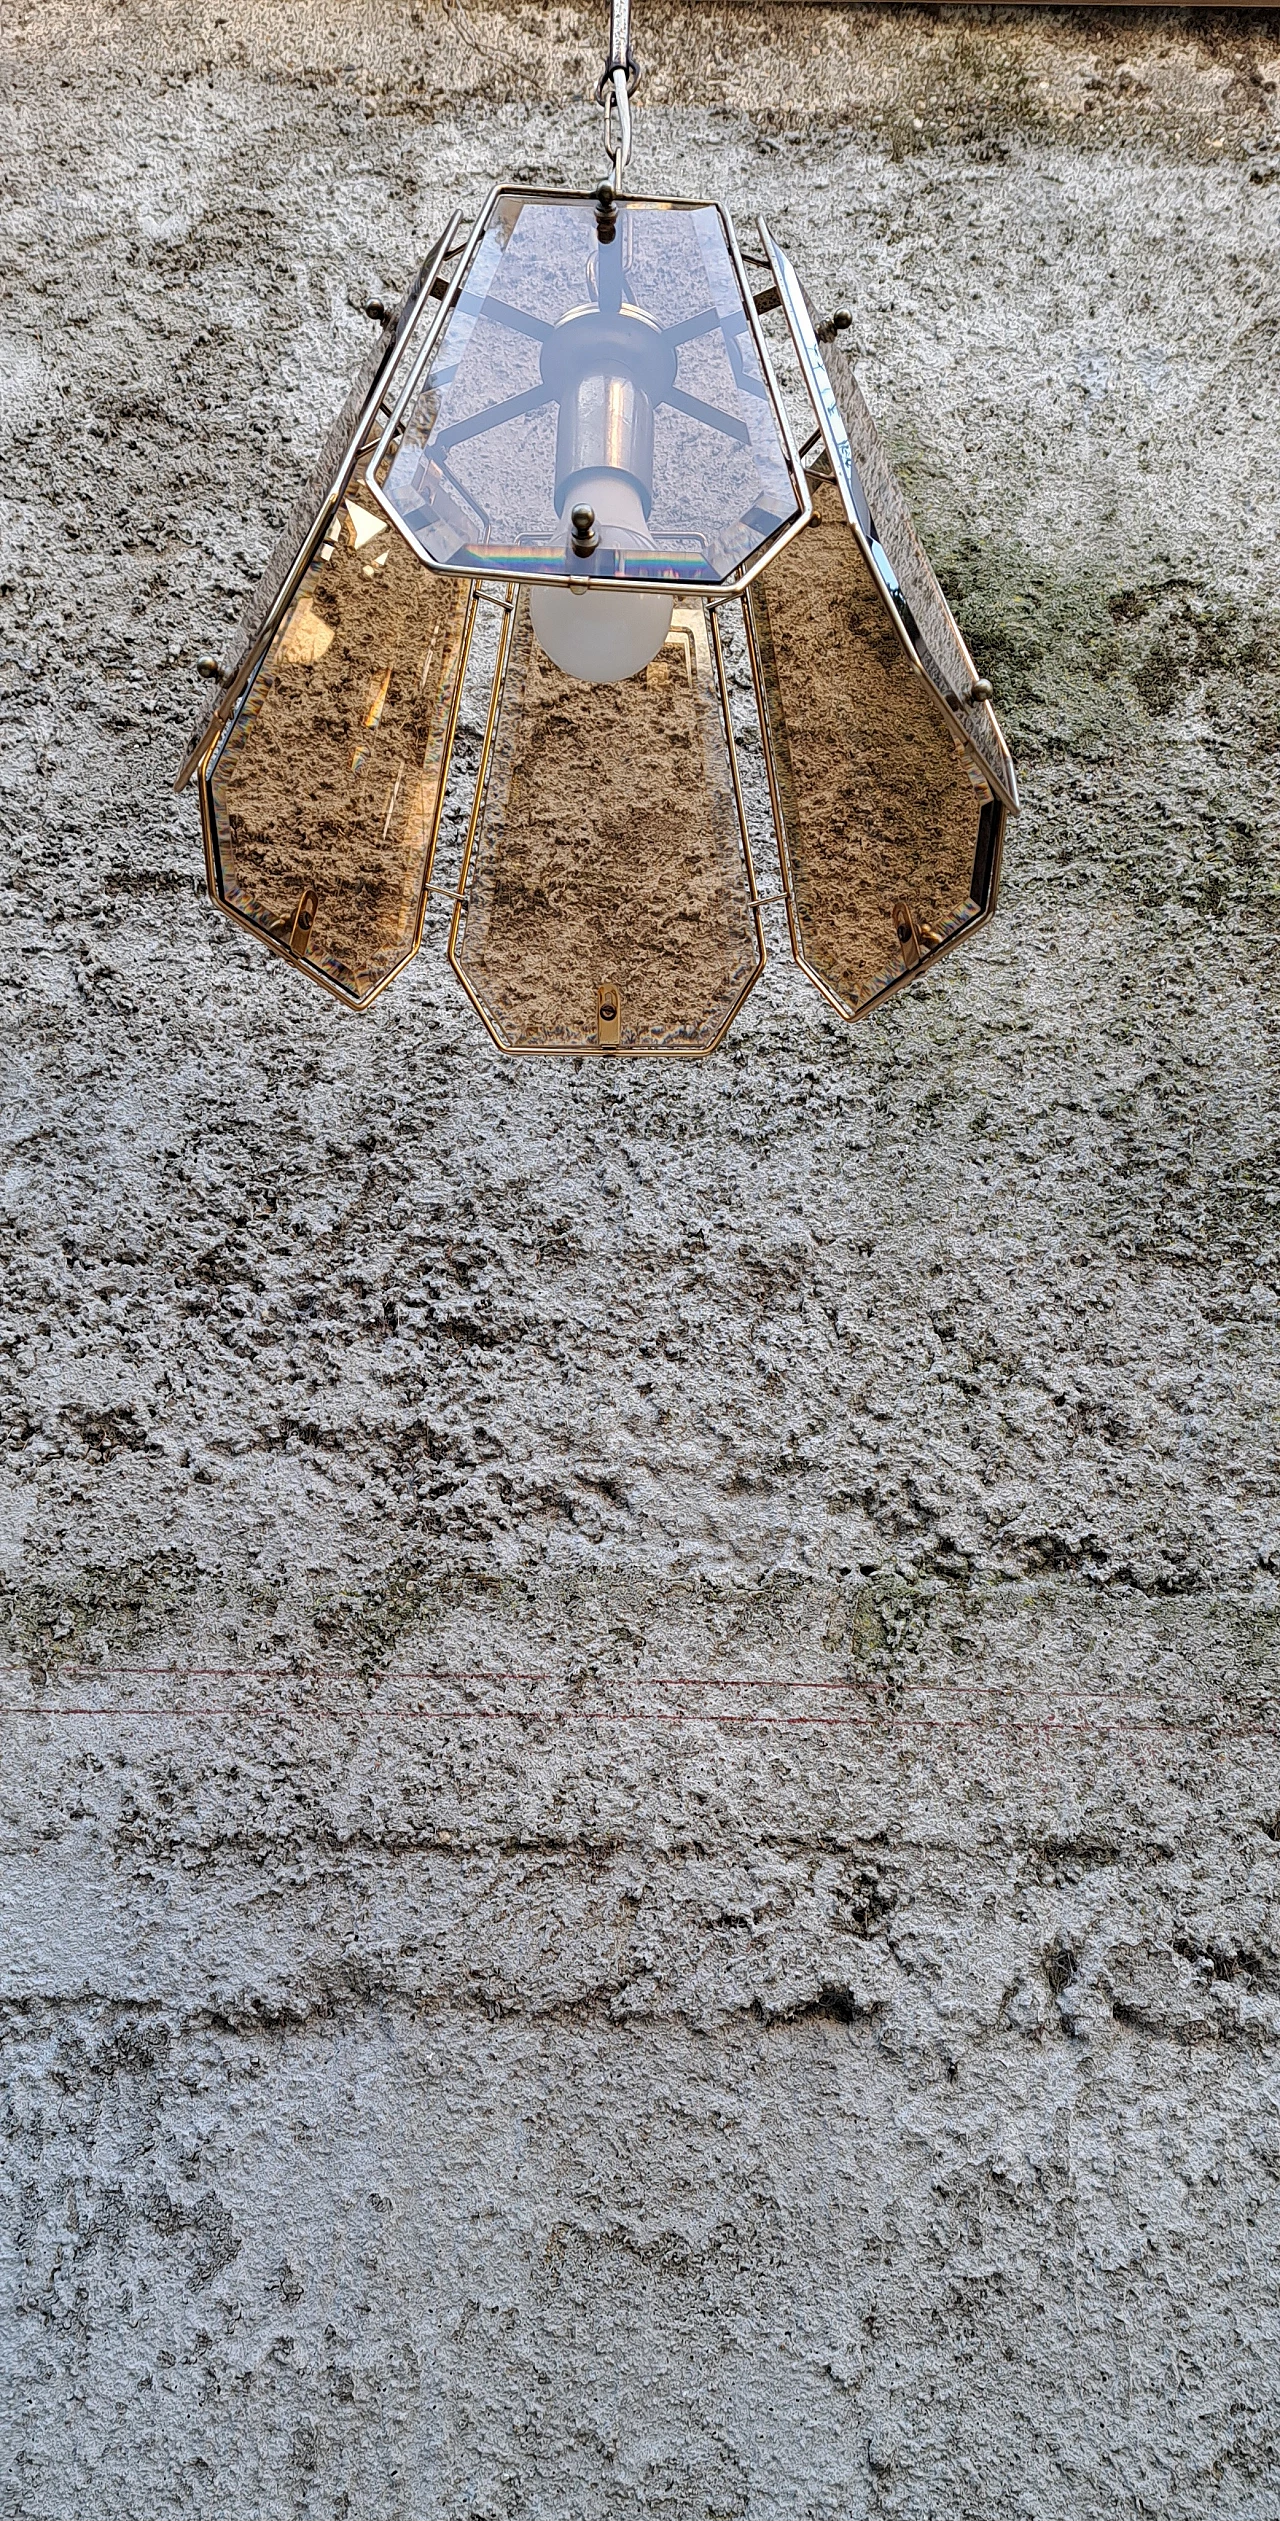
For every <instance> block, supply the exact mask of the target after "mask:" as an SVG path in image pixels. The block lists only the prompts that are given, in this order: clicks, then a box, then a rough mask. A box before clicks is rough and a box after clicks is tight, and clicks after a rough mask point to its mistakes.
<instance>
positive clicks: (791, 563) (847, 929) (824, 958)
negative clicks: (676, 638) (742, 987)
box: [751, 480, 991, 1016]
mask: <svg viewBox="0 0 1280 2521" xmlns="http://www.w3.org/2000/svg"><path fill="white" fill-rule="evenodd" d="M811 487H812V491H813V501H814V520H813V522H812V523H811V524H810V525H809V526H808V527H807V528H806V529H805V532H804V533H803V534H802V535H800V536H799V537H798V539H797V540H796V541H795V542H793V543H790V544H788V546H787V548H786V549H785V550H784V551H782V552H780V553H779V554H778V556H777V558H776V559H775V560H774V561H773V562H772V563H771V565H770V567H769V568H768V569H767V570H766V571H765V572H764V575H763V576H762V577H761V578H759V579H758V580H757V582H756V584H755V586H754V588H753V590H752V595H751V609H752V617H753V622H754V627H755V633H756V639H757V644H758V649H759V654H760V663H761V680H762V685H763V695H762V696H763V703H764V715H765V724H766V730H767V734H768V738H769V742H770V746H771V749H772V753H773V759H774V768H775V773H776V802H777V806H778V809H779V814H780V821H781V834H780V837H781V841H782V847H783V857H784V865H785V867H786V869H787V871H788V873H789V877H790V883H791V887H792V890H793V893H794V901H795V915H794V918H795V935H794V939H793V942H794V943H795V947H796V953H797V959H798V960H799V961H800V962H801V963H802V964H803V965H804V966H805V967H806V969H807V970H808V971H809V972H810V974H811V976H812V977H813V978H814V979H816V980H817V981H819V982H820V984H821V985H822V987H823V988H824V989H825V990H826V992H827V993H828V995H829V996H830V997H831V998H832V999H833V1000H834V1001H835V1003H836V1004H837V1006H839V1008H840V1009H841V1011H842V1012H843V1013H844V1014H846V1015H850V1016H852V1015H857V1014H859V1013H861V1012H862V1010H863V1009H864V1008H865V1007H867V1006H869V1005H870V1004H871V1003H872V1001H873V1000H874V999H875V998H877V997H878V996H879V995H880V994H881V992H882V991H883V990H884V989H886V988H888V987H891V986H892V984H893V983H894V982H895V981H896V980H900V979H901V978H902V977H903V975H904V973H905V972H907V971H909V970H912V969H914V968H915V966H916V965H917V964H918V963H919V962H920V960H921V958H922V956H924V957H927V956H928V954H929V953H931V952H934V951H936V950H937V948H938V947H939V946H940V945H943V944H945V943H947V942H949V940H950V939H951V937H952V936H954V935H955V934H956V933H957V932H958V931H959V930H960V929H961V928H963V927H964V926H965V925H966V924H967V923H968V922H969V921H970V920H973V919H976V918H977V917H978V916H979V914H980V912H981V910H982V908H983V907H984V903H983V901H982V900H979V899H977V898H975V895H974V890H973V887H974V880H975V860H976V859H977V857H978V853H979V842H980V839H982V840H983V842H984V846H985V840H986V834H987V832H988V831H989V825H990V816H989V813H988V816H987V824H986V826H984V825H983V816H984V811H986V810H987V809H989V807H990V803H991V797H990V791H989V789H988V788H987V787H986V785H985V783H983V782H982V781H981V776H980V773H979V772H978V770H977V768H976V765H975V767H974V768H973V769H972V770H971V769H970V767H969V762H970V758H971V757H970V756H969V755H967V753H966V751H965V749H964V747H963V745H962V744H961V742H960V740H959V738H958V737H957V736H956V735H954V734H953V733H952V731H951V728H950V725H949V722H948V720H947V717H946V715H945V713H944V711H943V710H942V708H941V707H940V706H939V704H938V702H937V700H936V699H935V698H934V696H933V694H932V692H931V691H930V689H929V686H928V685H927V684H926V683H925V682H924V681H923V680H922V678H921V676H920V675H919V673H918V672H917V671H916V669H915V668H914V666H913V664H912V661H911V658H910V656H909V655H908V653H907V651H906V649H905V648H904V646H903V643H902V640H901V638H900V637H899V634H898V632H897V630H896V629H895V627H894V624H893V621H892V620H891V618H890V616H889V614H888V613H887V611H886V609H885V604H884V599H883V596H882V594H881V592H880V590H879V588H878V587H877V584H876V582H875V579H874V577H873V575H872V570H871V565H870V563H869V562H868V560H867V559H866V557H865V555H864V553H863V551H862V548H861V545H860V544H859V542H858V540H857V537H856V535H855V534H854V532H853V530H852V528H851V526H850V524H849V522H848V519H847V517H846V515H845V511H844V505H843V502H842V500H841V497H840V493H839V490H838V489H837V486H836V484H835V483H834V482H833V481H830V480H828V481H825V482H815V483H813V484H812V485H811ZM989 854H990V853H989V851H987V857H989ZM985 865H986V858H984V867H985ZM986 882H987V877H986V874H985V873H984V875H983V877H982V884H983V888H984V891H985V886H986Z"/></svg>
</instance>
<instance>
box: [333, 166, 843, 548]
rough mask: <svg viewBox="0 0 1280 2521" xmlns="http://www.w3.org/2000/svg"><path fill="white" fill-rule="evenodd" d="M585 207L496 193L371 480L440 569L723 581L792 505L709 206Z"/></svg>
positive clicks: (779, 442) (748, 333)
mask: <svg viewBox="0 0 1280 2521" xmlns="http://www.w3.org/2000/svg"><path fill="white" fill-rule="evenodd" d="M597 226H598V221H597V205H596V203H595V201H594V200H593V199H591V198H582V197H580V196H577V195H572V194H551V195H547V194H531V193H523V192H503V193H500V194H499V195H498V196H497V198H496V200H495V202H494V206H493V210H492V213H491V215H490V218H489V220H488V223H487V225H486V227H485V228H484V230H483V233H482V234H481V236H480V238H479V240H478V242H477V244H476V245H475V246H474V248H473V250H472V255H471V260H470V263H469V265H468V268H467V272H466V276H465V279H464V282H463V286H462V290H461V294H460V296H459V298H458V299H457V301H456V303H455V305H454V306H453V308H452V310H451V312H450V314H449V317H448V319H447V321H446V323H445V326H444V329H443V332H442V334H441V337H440V340H439V342H438V343H437V345H436V348H435V350H434V352H433V355H432V358H431V361H430V364H429V366H428V368H427V370H426V371H425V373H424V375H423V376H422V377H421V378H420V380H419V381H418V384H417V386H416V388H415V391H414V393H413V395H412V397H411V399H410V402H409V404H408V407H407V409H406V411H405V412H404V414H403V417H402V419H401V422H400V424H399V426H398V429H397V431H396V432H395V433H394V435H393V436H392V437H391V438H390V440H389V441H388V443H387V445H386V447H385V448H384V449H381V450H380V451H379V461H378V463H377V466H376V468H375V473H374V479H375V480H376V482H377V484H378V487H379V490H380V492H381V495H382V497H383V498H384V499H385V501H386V503H387V505H388V506H389V507H390V508H391V509H392V511H393V512H394V514H395V515H396V517H397V518H398V519H399V520H400V522H401V523H402V524H403V526H404V528H405V530H406V532H407V533H408V535H409V537H410V540H411V541H412V542H414V543H415V544H416V545H417V547H418V549H419V550H420V551H421V552H422V554H423V557H424V558H425V559H427V560H429V561H432V562H434V563H435V565H436V566H437V567H438V568H445V569H456V570H460V571H465V572H467V573H469V574H474V575H498V574H502V575H512V576H515V577H519V578H539V577H557V576H560V577H562V576H564V575H565V574H566V572H567V573H568V574H571V575H577V574H579V573H582V574H585V575H588V576H592V577H597V578H611V579H615V580H622V581H623V582H627V581H639V582H652V581H653V580H655V579H658V580H666V581H674V582H676V583H677V584H692V585H703V586H711V585H719V584H723V583H724V582H725V581H726V580H731V579H732V578H733V577H734V575H735V573H736V572H737V571H738V570H739V569H741V568H742V567H743V565H744V564H745V563H746V562H747V561H748V560H749V558H750V556H751V554H752V553H753V552H755V551H756V550H758V548H759V547H760V546H761V545H762V544H763V543H766V542H768V541H769V540H770V539H771V538H772V537H773V536H774V535H775V534H777V533H778V532H779V530H780V529H781V528H782V527H783V526H785V525H786V524H788V523H790V522H792V521H793V520H794V519H795V518H796V517H797V516H798V515H800V514H801V513H802V510H803V496H802V493H801V489H800V485H799V483H798V481H797V479H796V477H795V475H794V474H793V471H792V467H791V463H790V460H789V458H788V453H787V443H786V438H785V434H784V429H783V425H782V422H781V417H780V414H779V412H778V410H777V408H776V406H775V403H774V399H773V395H772V392H771V389H770V385H769V381H768V378H767V376H766V373H765V369H764V365H763V362H762V359H761V356H760V352H759V350H758V348H757V345H756V340H755V337H754V334H753V331H752V328H751V324H750V321H749V319H748V313H747V305H746V302H745V300H744V297H743V291H742V287H741V285H740V282H739V279H738V273H737V270H736V267H735V263H734V258H733V255H732V253H731V251H730V245H729V232H728V228H727V226H726V222H725V219H724V215H723V213H722V212H721V211H719V210H718V209H716V208H715V207H714V206H711V205H706V206H702V207H687V208H686V207H668V206H666V205H664V204H660V203H649V202H621V203H619V204H618V206H617V213H616V234H615V236H614V237H613V239H612V241H603V242H602V241H601V238H600V236H599V234H598V232H597ZM583 504H585V505H588V506H590V507H591V508H592V510H593V512H594V519H595V533H596V537H597V541H596V548H595V549H594V550H593V551H591V552H590V553H589V554H581V555H576V556H575V555H574V554H572V553H571V551H570V549H569V541H570V532H571V524H570V520H571V515H572V510H573V508H574V507H575V506H578V505H583Z"/></svg>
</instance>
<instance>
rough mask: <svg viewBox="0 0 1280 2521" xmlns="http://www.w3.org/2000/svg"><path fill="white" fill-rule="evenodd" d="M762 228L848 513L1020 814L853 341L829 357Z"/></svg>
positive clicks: (789, 271)
mask: <svg viewBox="0 0 1280 2521" xmlns="http://www.w3.org/2000/svg"><path fill="white" fill-rule="evenodd" d="M757 224H758V226H759V229H760V237H761V242H762V243H763V245H764V249H765V252H766V253H767V255H768V257H769V261H770V263H771V265H772V268H773V275H774V279H775V281H776V283H777V290H778V301H779V304H780V306H781V308H782V312H783V315H784V316H785V318H786V322H787V328H788V330H789V332H790V334H791V341H792V347H793V349H794V351H795V354H796V357H797V360H798V362H799V366H800V374H801V377H802V379H803V381H804V384H805V387H806V389H807V391H808V394H809V398H810V401H811V403H812V405H813V411H814V417H815V419H816V420H817V423H818V427H819V430H820V431H821V434H822V437H823V440H824V442H825V445H826V450H827V456H828V460H829V462H830V464H831V467H832V470H833V472H834V474H835V478H836V483H837V487H838V488H839V491H840V495H841V498H842V500H843V502H844V508H845V514H846V515H847V517H848V518H849V521H850V523H851V524H852V525H854V526H856V528H857V531H858V532H859V534H860V535H861V537H862V539H863V542H864V543H865V545H866V548H867V551H868V554H869V556H870V558H871V560H872V562H873V564H874V566H875V569H876V573H877V575H878V577H879V579H880V582H881V585H882V586H883V588H884V591H885V595H886V597H887V598H888V600H889V601H890V602H891V603H892V605H893V606H894V609H895V611H896V613H897V615H898V617H899V619H900V621H901V622H902V624H903V627H904V629H905V630H906V632H907V636H908V638H909V639H910V641H911V644H912V646H913V648H914V649H915V652H916V655H917V656H918V657H919V659H920V663H921V664H922V666H923V667H924V670H925V672H926V674H927V675H928V676H929V679H930V681H931V682H932V684H933V686H934V689H935V691H936V692H937V693H938V696H939V698H940V699H941V700H942V701H943V703H944V705H945V706H946V708H947V709H948V710H949V711H950V712H951V713H952V714H953V715H954V717H955V718H956V720H957V722H958V724H959V725H960V726H961V727H962V728H963V730H964V733H965V735H966V737H967V738H968V741H969V743H970V744H971V746H972V747H973V749H974V751H975V752H976V753H977V754H978V756H979V758H980V760H981V761H982V762H983V764H984V765H985V768H986V771H987V775H988V777H989V779H990V781H991V785H992V787H993V789H994V790H995V792H996V794H997V795H998V796H1000V797H1002V798H1003V800H1004V802H1005V804H1006V805H1008V806H1010V807H1012V808H1013V809H1014V811H1015V812H1016V810H1017V803H1018V784H1017V780H1016V778H1015V777H1014V769H1013V763H1012V761H1011V760H1010V758H1009V747H1008V745H1007V744H1006V743H1005V740H1004V737H1003V735H1002V734H1001V731H1000V727H999V724H998V722H997V719H996V715H995V712H994V710H993V709H992V707H991V702H990V697H989V693H990V686H989V685H988V684H986V683H984V682H982V681H981V680H980V678H979V677H978V675H977V672H976V669H975V667H974V662H973V658H972V657H971V656H970V654H969V651H968V648H967V647H966V646H965V643H964V640H963V638H962V637H961V634H960V631H959V628H958V626H957V624H956V621H955V619H954V616H953V614H952V612H951V608H950V606H949V604H948V603H947V599H946V597H945V595H944V594H943V592H942V589H941V587H940V586H939V584H938V581H937V578H936V577H935V575H934V572H933V567H932V564H931V562H930V560H929V556H928V554H927V552H926V551H925V549H924V546H923V544H922V543H921V541H920V538H919V535H918V534H917V533H916V530H915V526H914V525H913V523H912V520H911V511H910V509H909V508H908V506H907V502H906V500H905V498H904V497H903V494H902V490H901V487H900V485H899V482H898V479H897V476H896V474H895V473H894V470H893V467H892V465H891V464H890V462H889V458H888V456H887V454H886V452H885V448H884V443H883V440H882V439H881V436H880V432H879V430H878V429H877V427H876V424H875V421H874V420H873V418H872V416H871V412H870V410H869V408H868V405H867V401H866V398H865V396H864V394H863V392H862V389H861V387H860V386H859V384H858V380H857V377H856V375H855V373H854V361H853V353H852V351H851V350H850V348H849V346H848V343H847V342H846V341H845V339H844V338H843V335H842V334H840V333H835V332H833V333H832V335H831V338H830V341H829V344H828V348H827V351H826V354H825V356H824V354H823V352H822V351H821V350H820V349H819V347H818V338H817V334H816V333H815V331H814V328H813V320H812V317H811V315H810V313H809V308H808V305H807V303H806V301H805V295H804V291H803V289H802V288H801V286H800V282H799V280H798V278H797V276H796V272H795V269H794V266H793V265H792V264H791V262H789V260H788V258H787V256H786V255H785V254H784V253H783V251H782V249H781V247H780V246H779V245H778V244H777V243H776V242H775V240H774V239H773V237H772V236H771V235H770V233H769V230H768V228H767V227H766V225H765V223H764V220H763V219H761V220H760V221H758V223H757ZM845 322H846V324H847V322H848V318H847V317H846V319H845Z"/></svg>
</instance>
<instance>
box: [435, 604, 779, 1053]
mask: <svg viewBox="0 0 1280 2521" xmlns="http://www.w3.org/2000/svg"><path fill="white" fill-rule="evenodd" d="M753 893H754V885H753V882H752V876H751V867H750V860H749V856H748V852H747V845H746V840H745V836H744V834H743V830H742V826H741V822H740V819H739V815H738V809H737V803H736V797H735V789H734V781H733V770H732V763H731V758H730V753H729V739H728V736H727V733H726V727H725V719H724V712H723V708H722V703H721V694H720V687H719V682H718V678H717V674H716V667H715V660H714V658H713V655H712V651H711V645H710V637H709V631H708V624H707V617H706V612H705V608H704V607H703V606H702V605H701V604H697V603H689V604H683V605H677V607H676V610H675V614H674V616H673V620H672V626H671V634H670V637H669V638H668V640H667V642H666V645H665V647H664V648H662V649H661V651H660V652H659V654H658V656H657V657H656V658H655V659H654V662H653V664H652V665H650V666H648V667H646V669H645V671H644V673H643V674H638V675H636V676H635V677H634V678H633V679H632V680H631V681H629V682H624V683H579V682H573V681H571V680H570V679H569V677H568V676H567V675H565V674H562V673H561V672H560V670H559V668H558V667H557V666H554V665H552V664H551V662H550V661H549V659H548V658H547V657H546V656H545V655H544V654H543V652H542V650H541V648H540V647H539V646H538V644H537V641H536V640H535V639H534V636H533V632H532V629H531V627H530V622H529V611H528V598H527V597H526V596H523V595H522V596H521V597H520V599H519V603H518V605H517V609H516V615H515V622H514V629H513V633H512V636H511V640H510V644H509V648H508V653H507V657H506V661H505V666H504V669H503V682H502V687H501V698H500V702H499V708H498V713H497V719H496V724H495V728H494V737H493V750H492V754H491V758H490V767H489V775H488V779H487V783H486V786H485V788H484V792H483V796H482V801H481V806H480V810H479V814H478V818H477V822H476V827H475V830H474V833H473V837H472V843H471V847H470V850H469V852H468V860H467V871H466V877H465V883H464V908H463V910H462V911H461V913H460V914H459V918H458V921H457V926H456V933H455V937H454V940H453V943H452V945H451V948H450V958H451V960H452V962H453V964H454V967H455V969H456V970H457V971H458V973H459V974H460V976H461V978H462V979H463V981H464V982H465V984H466V987H467V989H468V991H469V993H470V995H471V996H472V998H473V999H474V1000H475V1003H476V1005H477V1006H478V1007H479V1008H480V1011H481V1013H482V1014H483V1016H484V1017H485V1020H486V1022H487V1023H488V1025H489V1027H490V1029H491V1031H492V1032H493V1033H494V1035H495V1037H496V1038H497V1040H498V1041H499V1042H500V1043H501V1044H502V1046H503V1048H504V1049H507V1050H542V1051H594V1050H614V1051H621V1052H627V1051H630V1052H666V1053H668V1054H671V1053H674V1054H678V1055H679V1054H683V1055H684V1056H686V1057H695V1058H696V1057H700V1056H701V1055H702V1054H703V1053H704V1052H706V1051H708V1050H711V1049H713V1048H714V1046H715V1043H716V1042H717V1041H718V1040H719V1038H720V1035H721V1034H722V1033H723V1032H724V1030H725V1027H726V1026H727V1025H728V1023H729V1022H730V1019H731V1018H732V1016H733V1015H734V1014H735V1013H736V1011H737V1009H738V1007H739V1006H740V1005H741V1003H742V1000H743V999H744V997H745V996H746V994H747V991H748V990H749V989H750V987H751V985H752V982H753V981H754V980H755V979H756V978H757V976H758V974H759V972H760V970H761V969H762V966H763V962H764V953H763V947H762V944H761V940H760V934H759V929H758V926H757V915H756V913H755V912H754V911H753V909H752V897H753Z"/></svg>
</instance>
